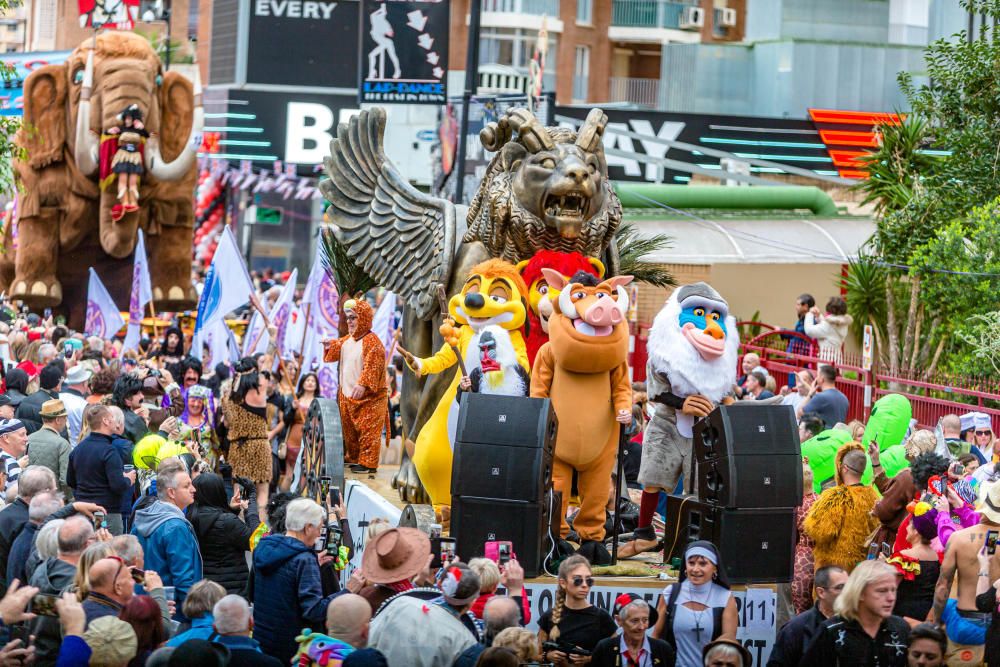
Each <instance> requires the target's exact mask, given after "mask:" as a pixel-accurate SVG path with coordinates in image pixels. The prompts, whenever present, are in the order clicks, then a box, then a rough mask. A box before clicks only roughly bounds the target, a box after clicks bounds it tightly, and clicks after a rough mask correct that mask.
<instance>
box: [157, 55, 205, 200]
mask: <svg viewBox="0 0 1000 667" xmlns="http://www.w3.org/2000/svg"><path fill="white" fill-rule="evenodd" d="M204 125H205V110H204V109H203V108H202V102H201V77H200V76H199V75H198V68H197V67H195V70H194V116H193V118H192V119H191V133H190V134H189V135H188V138H187V141H186V142H185V143H184V149H183V150H182V151H181V154H180V155H178V156H177V157H176V158H174V159H173V160H172V161H171V162H167V161H165V160H164V159H163V156H162V155H160V146H159V144H158V142H157V141H156V140H155V139H151V140H150V142H149V145H148V146H147V151H146V170H147V171H148V172H149V175H150V176H152V177H153V178H155V179H157V180H160V181H176V180H179V179H181V178H183V177H184V175H185V174H186V173H187V172H188V170H189V169H190V168H191V165H193V164H194V161H195V158H197V156H198V145H199V144H200V143H201V130H202V128H203V127H204Z"/></svg>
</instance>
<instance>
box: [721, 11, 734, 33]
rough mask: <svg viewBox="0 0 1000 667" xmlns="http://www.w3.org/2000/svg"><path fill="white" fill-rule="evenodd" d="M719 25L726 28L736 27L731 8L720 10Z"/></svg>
mask: <svg viewBox="0 0 1000 667" xmlns="http://www.w3.org/2000/svg"><path fill="white" fill-rule="evenodd" d="M719 23H720V24H722V25H723V26H724V27H726V28H735V27H736V10H735V9H733V8H731V7H726V8H725V9H723V10H722V16H721V17H720V21H719Z"/></svg>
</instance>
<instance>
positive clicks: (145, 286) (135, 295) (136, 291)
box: [122, 229, 153, 350]
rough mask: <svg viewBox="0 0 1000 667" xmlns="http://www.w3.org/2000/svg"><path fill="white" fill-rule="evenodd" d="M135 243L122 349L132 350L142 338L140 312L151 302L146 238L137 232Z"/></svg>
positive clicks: (151, 293) (151, 292)
mask: <svg viewBox="0 0 1000 667" xmlns="http://www.w3.org/2000/svg"><path fill="white" fill-rule="evenodd" d="M138 232H139V238H138V240H137V241H136V242H135V260H134V261H133V262H132V293H131V295H130V296H129V300H128V332H127V333H126V334H125V341H124V343H123V344H122V347H123V348H124V349H126V350H134V349H136V348H138V347H139V339H140V338H141V337H142V312H143V309H144V308H145V307H146V304H147V303H149V302H150V301H152V300H153V286H152V282H151V281H150V279H149V259H148V258H147V257H146V237H145V236H144V235H143V233H142V230H141V229H140V230H138Z"/></svg>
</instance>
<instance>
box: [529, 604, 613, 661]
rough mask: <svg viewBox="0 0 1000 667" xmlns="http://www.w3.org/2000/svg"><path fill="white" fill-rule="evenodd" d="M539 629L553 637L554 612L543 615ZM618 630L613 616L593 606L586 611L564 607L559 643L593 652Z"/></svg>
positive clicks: (560, 621) (549, 611)
mask: <svg viewBox="0 0 1000 667" xmlns="http://www.w3.org/2000/svg"><path fill="white" fill-rule="evenodd" d="M538 627H539V628H541V629H542V630H544V631H545V634H546V635H549V637H551V636H552V610H551V609H549V610H548V611H547V612H545V613H544V614H542V617H541V618H540V619H539V620H538ZM617 630H618V626H617V625H615V620H614V619H613V618H611V614H609V613H608V612H606V611H604V610H603V609H599V608H597V607H595V606H593V605H591V606H589V607H587V608H586V609H569V608H567V607H563V611H562V618H560V619H559V641H560V642H564V643H566V644H573V645H574V646H579V647H580V648H582V649H585V650H587V651H593V650H594V647H595V646H597V642H599V641H601V640H602V639H604V638H605V637H610V636H611V635H613V634H615V632H616V631H617Z"/></svg>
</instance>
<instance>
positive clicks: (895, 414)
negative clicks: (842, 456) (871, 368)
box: [861, 394, 913, 473]
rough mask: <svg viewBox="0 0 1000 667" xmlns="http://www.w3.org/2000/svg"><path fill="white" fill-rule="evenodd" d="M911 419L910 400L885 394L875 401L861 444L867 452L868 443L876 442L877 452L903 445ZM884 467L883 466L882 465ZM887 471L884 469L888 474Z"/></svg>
mask: <svg viewBox="0 0 1000 667" xmlns="http://www.w3.org/2000/svg"><path fill="white" fill-rule="evenodd" d="M912 418H913V407H912V406H911V405H910V399H908V398H906V396H903V395H901V394H886V395H885V396H883V397H882V398H880V399H878V400H877V401H875V404H874V405H873V406H872V413H871V416H870V417H869V418H868V423H867V424H865V435H864V437H863V438H862V439H861V444H863V445H864V446H865V451H867V450H868V443H870V442H871V441H872V440H875V441H876V442H878V450H879V451H880V452H884V451H885V450H887V449H889V448H890V447H894V446H896V445H901V444H903V438H905V437H906V431H907V429H909V428H910V419H912ZM883 465H884V464H883ZM888 471H889V469H888V468H886V472H887V473H888Z"/></svg>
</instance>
